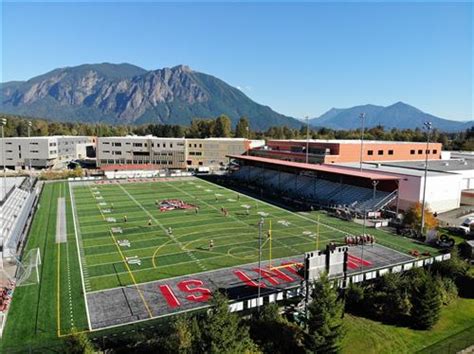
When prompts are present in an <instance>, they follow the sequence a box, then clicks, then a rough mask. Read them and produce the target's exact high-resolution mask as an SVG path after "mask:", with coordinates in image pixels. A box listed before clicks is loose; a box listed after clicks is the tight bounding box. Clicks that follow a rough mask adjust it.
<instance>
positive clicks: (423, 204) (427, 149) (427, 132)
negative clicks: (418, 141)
mask: <svg viewBox="0 0 474 354" xmlns="http://www.w3.org/2000/svg"><path fill="white" fill-rule="evenodd" d="M423 126H424V128H425V129H426V150H425V176H424V181H423V202H422V204H421V229H420V233H421V235H423V230H424V228H425V203H426V180H427V177H428V155H429V154H428V152H429V148H430V134H431V129H433V125H432V123H431V122H424V123H423Z"/></svg>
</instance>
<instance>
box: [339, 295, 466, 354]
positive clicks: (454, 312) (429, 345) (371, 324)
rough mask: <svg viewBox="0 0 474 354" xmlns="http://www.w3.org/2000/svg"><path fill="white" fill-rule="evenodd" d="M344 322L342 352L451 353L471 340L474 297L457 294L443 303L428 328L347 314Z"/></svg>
mask: <svg viewBox="0 0 474 354" xmlns="http://www.w3.org/2000/svg"><path fill="white" fill-rule="evenodd" d="M345 324H346V328H347V331H348V332H347V334H346V337H345V338H344V342H343V353H366V354H367V353H415V352H418V351H423V352H426V353H451V352H456V351H458V350H460V349H463V348H464V347H466V346H467V345H468V343H469V342H471V343H474V299H461V298H459V299H457V300H456V301H455V302H453V303H452V304H450V305H448V306H445V307H443V309H442V312H441V317H440V320H439V322H438V323H437V324H436V325H435V327H434V328H433V329H431V330H429V331H418V330H412V329H409V328H406V327H397V326H392V325H385V324H382V323H380V322H376V321H372V320H369V319H366V318H362V317H355V316H352V315H348V314H346V317H345ZM457 345H458V346H457ZM448 349H450V350H448Z"/></svg>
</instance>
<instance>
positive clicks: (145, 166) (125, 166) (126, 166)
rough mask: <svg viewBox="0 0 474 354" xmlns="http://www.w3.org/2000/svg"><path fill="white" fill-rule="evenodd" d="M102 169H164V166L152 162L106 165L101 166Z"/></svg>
mask: <svg viewBox="0 0 474 354" xmlns="http://www.w3.org/2000/svg"><path fill="white" fill-rule="evenodd" d="M100 169H101V170H102V171H115V170H117V171H141V170H153V171H158V170H163V169H164V168H163V166H160V165H152V164H142V165H140V164H123V165H106V166H101V167H100Z"/></svg>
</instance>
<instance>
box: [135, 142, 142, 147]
mask: <svg viewBox="0 0 474 354" xmlns="http://www.w3.org/2000/svg"><path fill="white" fill-rule="evenodd" d="M133 146H135V147H142V146H143V144H142V143H133Z"/></svg>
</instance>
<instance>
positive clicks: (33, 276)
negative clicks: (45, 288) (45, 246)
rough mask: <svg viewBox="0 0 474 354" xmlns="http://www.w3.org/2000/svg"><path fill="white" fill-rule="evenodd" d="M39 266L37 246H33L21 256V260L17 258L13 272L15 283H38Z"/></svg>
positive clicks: (39, 259) (19, 284)
mask: <svg viewBox="0 0 474 354" xmlns="http://www.w3.org/2000/svg"><path fill="white" fill-rule="evenodd" d="M40 266H41V253H40V249H39V248H33V249H31V250H29V251H28V253H27V254H26V255H25V256H24V257H22V259H21V261H20V260H17V269H16V274H15V279H16V285H17V286H22V285H33V284H39V281H40V276H39V268H40Z"/></svg>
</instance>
